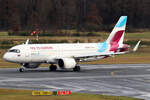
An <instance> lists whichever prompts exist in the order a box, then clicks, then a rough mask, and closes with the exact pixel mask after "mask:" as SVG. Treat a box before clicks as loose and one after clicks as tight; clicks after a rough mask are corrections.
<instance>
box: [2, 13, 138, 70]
mask: <svg viewBox="0 0 150 100" xmlns="http://www.w3.org/2000/svg"><path fill="white" fill-rule="evenodd" d="M126 22H127V16H121V17H120V19H119V21H118V22H117V24H116V25H115V27H114V29H113V30H112V32H111V33H110V35H109V37H108V38H107V39H106V41H104V42H103V43H65V44H64V43H63V44H61V43H60V44H57V43H56V44H29V43H28V42H29V40H27V41H26V43H25V44H21V45H17V46H14V47H12V48H10V49H9V50H8V52H6V53H5V54H4V56H3V59H4V60H6V61H8V62H13V63H18V64H21V68H20V69H19V71H20V72H23V71H24V70H25V69H26V68H38V67H39V65H40V64H41V63H47V64H50V66H49V69H50V70H51V71H56V70H57V68H58V67H59V68H60V69H73V71H80V66H79V65H78V64H77V63H78V62H86V61H94V60H99V59H104V58H107V57H111V56H112V55H119V54H125V53H129V48H130V46H129V45H127V44H123V40H124V34H125V28H126ZM139 43H140V41H139V42H138V43H137V45H136V46H135V48H134V49H133V50H132V51H136V50H137V48H138V46H139Z"/></svg>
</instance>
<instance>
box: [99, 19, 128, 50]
mask: <svg viewBox="0 0 150 100" xmlns="http://www.w3.org/2000/svg"><path fill="white" fill-rule="evenodd" d="M126 22H127V16H121V17H120V19H119V20H118V22H117V24H116V25H115V27H114V29H113V30H112V32H111V34H110V35H109V37H108V38H107V40H106V41H105V42H103V43H98V52H105V51H106V50H108V51H113V52H116V51H117V50H118V48H122V47H123V46H124V44H123V39H124V33H125V28H126ZM108 47H109V48H108Z"/></svg>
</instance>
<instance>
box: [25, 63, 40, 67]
mask: <svg viewBox="0 0 150 100" xmlns="http://www.w3.org/2000/svg"><path fill="white" fill-rule="evenodd" d="M22 65H23V66H24V67H25V68H38V67H39V65H40V63H24V64H22Z"/></svg>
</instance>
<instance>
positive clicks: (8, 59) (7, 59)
mask: <svg viewBox="0 0 150 100" xmlns="http://www.w3.org/2000/svg"><path fill="white" fill-rule="evenodd" d="M3 59H4V60H6V61H10V58H9V55H8V53H5V54H4V55H3Z"/></svg>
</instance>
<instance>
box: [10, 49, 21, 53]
mask: <svg viewBox="0 0 150 100" xmlns="http://www.w3.org/2000/svg"><path fill="white" fill-rule="evenodd" d="M8 52H13V53H20V50H19V49H11V50H9V51H8Z"/></svg>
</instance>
